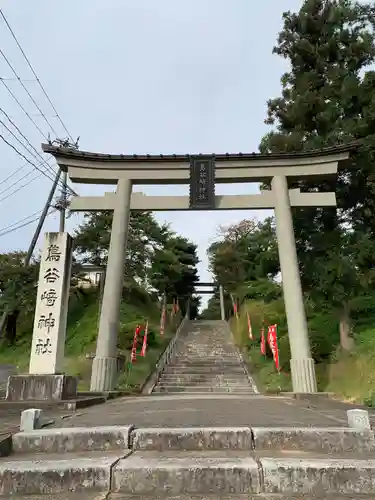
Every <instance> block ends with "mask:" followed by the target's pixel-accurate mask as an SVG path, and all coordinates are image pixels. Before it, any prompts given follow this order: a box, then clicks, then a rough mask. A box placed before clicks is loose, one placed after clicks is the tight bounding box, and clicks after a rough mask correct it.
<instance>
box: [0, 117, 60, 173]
mask: <svg viewBox="0 0 375 500" xmlns="http://www.w3.org/2000/svg"><path fill="white" fill-rule="evenodd" d="M0 124H1V125H3V127H5V128H6V130H7V131H8V132H9V133H10V134H11V136H12V137H14V139H16V141H17V142H18V143H19V144H21V146H22V147H23V148H25V149H26V151H27V152H28V153H29V154H30V155H31V156H32V157H33V158H34V159H35V160H37V161H39V162H40V165H43V166H44V167H45V164H47V166H48V168H47V169H46V170H48V171H50V172H52V174H55V171H54V170H53V168H52V166H51V165H49V164H48V163H47V162H46V160H45V159H44V158H43V157H42V156H41V155H40V154H39V153H38V151H36V149H35V148H34V146H33V145H32V144H31V143H30V141H29V140H28V139H27V138H26V137H25V136H24V135H23V134H22V136H23V137H25V139H26V141H27V142H28V144H30V146H31V147H32V148H33V149H34V150H35V151H36V153H37V155H35V153H34V152H32V151H30V150H29V149H28V148H27V147H26V146H25V144H24V143H23V142H22V141H21V140H20V139H19V138H18V137H17V136H16V134H15V133H14V132H13V131H12V130H11V129H10V128H9V127H8V126H7V125H6V124H5V123H4V122H3V120H2V119H1V118H0ZM38 156H39V157H40V159H39V158H38Z"/></svg>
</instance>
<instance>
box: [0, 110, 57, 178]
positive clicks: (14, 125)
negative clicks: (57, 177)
mask: <svg viewBox="0 0 375 500" xmlns="http://www.w3.org/2000/svg"><path fill="white" fill-rule="evenodd" d="M0 111H1V112H2V113H3V114H4V115H5V116H6V117H7V119H8V121H9V122H10V123H11V124H12V125H13V127H14V128H15V129H16V130H17V132H18V133H19V134H20V136H21V137H22V138H23V139H25V141H26V142H27V144H28V145H29V146H30V147H31V148H32V149H33V150H34V151H35V153H36V154H37V155H38V156H39V158H40V159H41V160H42V163H44V164H45V165H46V167H47V168H48V170H51V171H52V172H53V174H54V171H53V168H52V167H51V165H49V164H48V163H47V161H46V159H45V158H43V156H42V155H41V154H40V153H39V151H37V150H36V148H35V147H34V146H33V145H32V144H31V142H30V141H29V139H28V138H27V137H26V136H25V134H23V133H22V131H21V130H20V129H19V127H18V126H17V125H16V124H15V123H14V121H13V120H12V119H11V118H10V117H9V115H8V114H7V113H6V112H5V111H4V110H3V109H2V108H1V107H0ZM0 123H2V124H3V125H4V127H5V128H6V129H7V130H8V132H10V130H9V128H8V127H7V126H6V125H5V123H4V122H3V121H2V120H1V119H0ZM11 133H12V132H11ZM12 135H13V137H15V135H14V134H13V133H12ZM16 139H17V138H16ZM17 140H18V141H19V139H17ZM19 142H21V141H19ZM21 144H22V142H21ZM23 147H25V145H24V144H23ZM25 149H27V148H26V147H25ZM33 156H34V155H33ZM34 158H35V156H34Z"/></svg>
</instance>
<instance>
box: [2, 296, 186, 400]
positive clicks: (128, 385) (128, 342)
mask: <svg viewBox="0 0 375 500" xmlns="http://www.w3.org/2000/svg"><path fill="white" fill-rule="evenodd" d="M147 320H148V322H149V334H148V349H147V352H146V356H145V357H141V356H137V361H136V362H135V363H133V364H132V365H131V364H130V363H129V360H130V350H131V346H132V342H133V335H134V330H135V327H136V326H137V324H145V322H146V321H147ZM178 321H179V319H178V318H175V321H174V322H169V324H168V326H167V328H166V331H165V334H164V335H163V336H161V335H160V333H159V325H160V309H159V307H158V304H157V303H156V302H154V301H153V300H152V299H151V297H150V296H149V295H148V294H147V293H146V292H145V291H144V290H142V289H140V288H139V289H132V291H131V292H128V293H127V294H126V296H124V297H123V302H122V305H121V315H120V332H119V339H118V352H119V354H121V355H122V356H124V357H125V366H124V370H123V372H122V373H121V374H120V376H119V380H118V388H121V389H126V390H130V391H137V390H138V389H139V387H140V386H141V385H142V383H143V382H144V380H145V379H146V378H147V376H148V375H149V373H150V372H151V371H153V370H154V368H155V364H156V361H157V359H158V358H159V356H160V354H161V353H162V352H163V350H164V349H165V347H166V346H167V344H168V342H169V340H170V339H171V337H172V335H173V333H174V331H175V329H176V327H177V324H178ZM98 323H99V295H98V292H97V290H95V289H93V290H84V289H80V290H78V291H76V292H75V293H74V294H72V296H71V298H70V301H69V313H68V328H67V337H66V347H65V372H66V373H68V374H69V375H76V376H78V377H79V380H80V383H79V389H80V390H88V389H89V384H90V376H91V364H92V356H93V355H94V354H95V348H96V336H97V331H98ZM32 325H33V318H32V317H30V316H29V315H28V316H26V317H22V318H21V323H20V325H19V333H18V335H17V340H16V343H15V345H13V346H9V345H6V344H4V343H3V344H2V345H1V346H0V365H15V366H16V369H17V371H18V372H19V373H27V371H28V364H29V358H30V349H31V338H32ZM140 349H141V343H140V344H139V346H138V352H140Z"/></svg>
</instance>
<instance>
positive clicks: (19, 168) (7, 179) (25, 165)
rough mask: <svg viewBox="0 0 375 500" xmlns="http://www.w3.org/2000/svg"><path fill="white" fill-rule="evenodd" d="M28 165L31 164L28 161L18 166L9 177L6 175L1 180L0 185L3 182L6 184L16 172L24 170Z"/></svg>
mask: <svg viewBox="0 0 375 500" xmlns="http://www.w3.org/2000/svg"><path fill="white" fill-rule="evenodd" d="M28 166H29V164H28V163H24V164H23V165H21V166H20V167H18V168H17V169H16V170H15V171H14V172H12V173H11V174H9V175H8V177H5V179H4V180H2V181H1V182H0V185H1V184H5V183H6V182H7V181H9V179H11V178H12V177H13V176H15V175H16V174H18V172H21V170H23V169H24V168H26V167H28Z"/></svg>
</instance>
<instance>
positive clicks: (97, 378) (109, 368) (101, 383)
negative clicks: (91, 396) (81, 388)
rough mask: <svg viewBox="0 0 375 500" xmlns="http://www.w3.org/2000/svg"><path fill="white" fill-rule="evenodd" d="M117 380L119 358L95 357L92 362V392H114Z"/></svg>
mask: <svg viewBox="0 0 375 500" xmlns="http://www.w3.org/2000/svg"><path fill="white" fill-rule="evenodd" d="M116 379H117V358H101V357H95V358H94V360H93V362H92V371H91V384H90V391H91V392H105V391H113V390H114V388H115V385H116Z"/></svg>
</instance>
